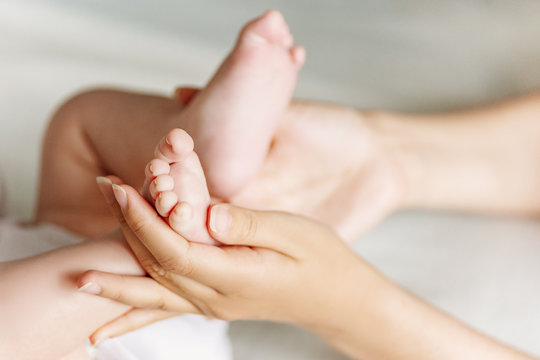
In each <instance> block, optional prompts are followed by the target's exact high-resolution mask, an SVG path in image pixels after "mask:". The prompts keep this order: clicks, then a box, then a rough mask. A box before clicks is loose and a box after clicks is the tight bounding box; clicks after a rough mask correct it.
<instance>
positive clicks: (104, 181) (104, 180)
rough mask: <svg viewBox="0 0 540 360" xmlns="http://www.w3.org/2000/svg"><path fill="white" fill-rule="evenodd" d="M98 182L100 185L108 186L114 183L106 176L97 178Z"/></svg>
mask: <svg viewBox="0 0 540 360" xmlns="http://www.w3.org/2000/svg"><path fill="white" fill-rule="evenodd" d="M96 182H97V183H98V184H107V185H112V181H111V180H110V179H108V178H106V177H104V176H98V177H97V178H96Z"/></svg>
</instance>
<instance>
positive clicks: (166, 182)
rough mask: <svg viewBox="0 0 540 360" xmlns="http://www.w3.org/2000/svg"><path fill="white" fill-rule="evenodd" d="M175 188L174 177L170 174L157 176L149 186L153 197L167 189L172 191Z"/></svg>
mask: <svg viewBox="0 0 540 360" xmlns="http://www.w3.org/2000/svg"><path fill="white" fill-rule="evenodd" d="M173 189H174V179H173V178H172V176H170V175H159V176H158V177H156V178H155V179H154V180H153V181H152V182H151V183H150V186H149V190H150V195H151V196H152V198H153V199H155V198H156V196H157V195H158V194H159V193H161V192H165V191H172V190H173Z"/></svg>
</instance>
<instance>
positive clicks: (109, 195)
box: [96, 176, 114, 203]
mask: <svg viewBox="0 0 540 360" xmlns="http://www.w3.org/2000/svg"><path fill="white" fill-rule="evenodd" d="M96 182H97V185H98V188H99V191H101V193H102V194H103V196H104V197H105V200H106V201H107V203H111V202H114V194H113V192H112V188H111V185H112V181H111V180H109V179H107V178H106V177H103V176H98V177H97V178H96Z"/></svg>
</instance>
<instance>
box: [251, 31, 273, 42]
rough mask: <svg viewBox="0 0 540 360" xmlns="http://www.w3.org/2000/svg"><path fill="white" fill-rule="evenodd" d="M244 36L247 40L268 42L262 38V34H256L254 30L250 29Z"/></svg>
mask: <svg viewBox="0 0 540 360" xmlns="http://www.w3.org/2000/svg"><path fill="white" fill-rule="evenodd" d="M246 38H247V40H248V41H250V42H252V43H254V44H255V43H256V44H266V43H268V41H267V40H266V39H265V38H263V37H262V36H260V35H257V34H255V33H254V32H252V31H250V32H248V33H247V34H246Z"/></svg>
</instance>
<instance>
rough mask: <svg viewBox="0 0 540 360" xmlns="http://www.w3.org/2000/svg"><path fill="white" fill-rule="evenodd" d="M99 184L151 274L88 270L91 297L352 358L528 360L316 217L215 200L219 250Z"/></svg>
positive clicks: (84, 281)
mask: <svg viewBox="0 0 540 360" xmlns="http://www.w3.org/2000/svg"><path fill="white" fill-rule="evenodd" d="M103 190H104V193H105V195H106V196H108V202H109V204H110V205H111V206H112V207H113V209H114V211H115V213H116V214H118V215H119V216H121V217H122V219H123V220H122V229H123V232H124V235H125V236H126V239H127V241H128V242H129V244H130V246H131V247H132V249H133V251H134V252H135V254H136V255H137V257H138V258H139V260H140V262H141V264H142V265H143V267H144V268H145V269H146V270H147V271H148V273H149V274H150V275H151V276H152V277H153V278H154V279H155V280H153V279H150V278H148V277H138V276H122V275H115V274H108V273H101V272H96V271H88V272H86V273H84V274H83V275H81V276H80V277H79V279H78V283H79V285H80V287H81V288H83V287H85V286H86V289H89V288H91V289H92V291H91V292H92V293H97V294H98V295H100V296H103V297H107V298H111V299H114V300H117V301H120V302H123V303H125V304H128V305H131V306H133V307H136V308H148V309H156V310H158V311H160V313H161V314H163V310H167V311H183V312H185V311H189V312H194V313H200V314H204V315H207V316H210V317H217V318H221V319H227V320H234V319H266V320H274V321H281V322H288V323H292V324H295V325H298V326H301V327H304V328H306V329H309V330H311V331H313V332H315V333H317V334H319V335H320V336H322V337H323V338H324V339H325V340H326V341H328V342H329V343H331V344H333V345H334V346H336V347H337V348H338V349H340V350H342V351H343V352H344V353H346V354H348V355H350V356H352V357H354V358H366V359H415V360H417V359H420V360H422V359H488V358H489V359H531V357H528V356H527V355H525V354H522V353H520V352H518V351H516V350H513V349H511V348H508V347H506V346H504V345H502V344H499V343H497V342H495V341H494V340H491V339H489V338H487V337H485V336H483V335H481V334H479V333H477V332H475V331H474V330H472V329H470V328H468V327H466V326H465V325H463V324H461V323H459V322H457V321H456V320H454V319H452V318H450V317H449V316H447V315H445V314H443V313H441V312H439V311H437V310H435V309H433V308H432V307H429V306H428V305H426V304H424V303H423V302H421V301H420V300H419V299H417V298H415V297H414V296H412V295H410V294H408V293H407V292H405V291H404V290H402V289H400V288H399V287H398V286H396V285H394V284H392V283H391V282H390V281H389V280H387V279H385V278H384V277H383V276H382V275H381V274H380V273H378V272H377V271H376V270H375V269H374V268H373V267H371V266H370V265H369V264H367V263H366V262H365V261H363V260H362V259H361V258H359V257H358V256H357V255H356V254H355V253H354V252H352V251H351V250H350V249H349V248H348V247H347V246H346V245H345V243H344V242H343V241H342V240H341V239H340V238H339V237H338V236H337V235H336V234H335V233H334V232H333V231H332V230H330V229H329V228H328V227H326V226H324V225H322V224H320V223H317V222H314V221H312V220H309V219H307V218H304V217H300V216H295V215H291V214H287V213H282V212H264V211H254V210H248V209H244V208H238V207H234V206H232V205H227V204H218V205H213V206H212V207H211V209H210V218H209V231H210V234H211V235H212V237H214V238H215V239H216V240H218V241H219V242H221V243H222V244H223V245H222V246H220V247H217V246H212V245H208V244H198V243H192V242H189V241H187V240H185V239H184V238H183V237H182V236H180V235H179V234H178V233H176V232H175V231H174V230H172V229H171V228H170V227H169V226H168V224H167V223H166V222H165V221H164V220H163V219H162V218H161V217H160V216H158V214H157V213H156V212H155V210H154V209H153V208H152V207H151V206H150V205H149V204H148V203H147V202H146V201H145V200H144V199H143V198H142V197H141V196H140V195H139V194H138V193H137V192H136V191H135V190H134V189H133V188H131V187H129V186H127V185H121V186H119V185H115V186H114V196H116V199H117V200H118V203H116V202H114V199H113V196H112V191H111V189H110V188H108V189H103ZM118 204H119V205H120V209H119V205H118ZM88 284H91V286H90V285H88ZM186 304H191V305H189V306H187V305H186ZM145 314H146V316H147V318H146V319H143V320H141V318H140V317H132V318H130V316H129V315H127V316H124V317H122V318H119V319H118V320H116V321H113V322H112V323H110V324H109V325H108V328H107V326H106V327H105V328H102V329H101V330H98V332H97V333H96V334H95V337H94V339H99V338H102V337H107V336H112V335H117V334H119V333H121V332H122V331H123V330H124V331H125V330H131V328H132V327H134V326H135V327H139V326H141V325H143V323H144V321H147V322H149V321H150V319H148V312H146V313H145ZM130 327H131V328H130Z"/></svg>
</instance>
